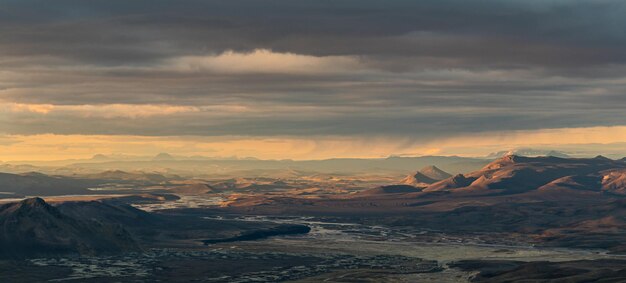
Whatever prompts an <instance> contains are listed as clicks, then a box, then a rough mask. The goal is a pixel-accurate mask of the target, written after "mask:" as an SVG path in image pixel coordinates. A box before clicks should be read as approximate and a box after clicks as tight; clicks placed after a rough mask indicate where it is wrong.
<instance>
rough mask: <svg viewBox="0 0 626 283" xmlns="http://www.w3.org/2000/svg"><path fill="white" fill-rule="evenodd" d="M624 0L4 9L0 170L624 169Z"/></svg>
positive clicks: (246, 1) (194, 1)
mask: <svg viewBox="0 0 626 283" xmlns="http://www.w3.org/2000/svg"><path fill="white" fill-rule="evenodd" d="M624 15H626V2H625V1H622V0H596V1H578V0H567V1H566V0H541V1H539V0H524V1H521V0H497V1H495V0H477V1H465V0H424V1H408V0H406V1H405V0H402V1H400V0H386V1H371V0H358V1H356V0H354V1H352V0H351V1H347V0H316V1H312V0H307V1H302V0H229V1H213V0H203V1H200V0H177V1H164V0H133V1H128V0H90V1H84V0H55V1H54V2H51V1H47V0H0V160H4V161H11V160H52V159H62V158H81V157H88V156H91V155H94V154H96V153H103V154H114V153H115V154H139V155H142V154H156V153H159V152H170V153H172V154H181V155H206V156H233V155H235V156H240V157H243V156H254V157H259V158H272V159H282V158H292V159H320V158H332V157H383V156H389V155H433V154H436V155H463V156H481V155H486V154H488V153H489V152H493V151H499V150H507V149H511V148H516V147H538V148H550V149H567V150H570V151H574V152H578V153H588V154H596V153H597V154H602V153H610V154H613V155H620V154H621V155H623V156H626V115H625V114H624V113H625V111H624V108H626V17H624Z"/></svg>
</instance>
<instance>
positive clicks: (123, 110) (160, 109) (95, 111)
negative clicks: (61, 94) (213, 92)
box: [4, 103, 201, 118]
mask: <svg viewBox="0 0 626 283" xmlns="http://www.w3.org/2000/svg"><path fill="white" fill-rule="evenodd" d="M4 108H6V109H8V110H9V111H10V112H30V113H37V114H50V113H54V112H63V113H68V114H74V115H76V116H81V117H102V118H114V117H123V118H139V117H151V116H164V115H172V114H177V113H188V112H198V111H200V110H201V108H199V107H194V106H173V105H150V104H147V105H146V104H142V105H134V104H104V105H52V104H22V103H8V104H5V107H4Z"/></svg>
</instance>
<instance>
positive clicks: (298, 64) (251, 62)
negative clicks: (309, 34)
mask: <svg viewBox="0 0 626 283" xmlns="http://www.w3.org/2000/svg"><path fill="white" fill-rule="evenodd" d="M359 65H360V64H359V61H358V60H357V59H355V58H353V57H348V56H327V57H315V56H309V55H299V54H293V53H276V52H272V51H271V50H267V49H256V50H254V51H253V52H250V53H237V52H233V51H227V52H224V53H222V54H219V55H213V56H184V57H179V58H175V59H171V60H168V61H167V62H166V64H165V66H164V67H165V68H170V67H171V68H173V69H175V70H178V71H183V72H194V71H211V72H216V73H229V74H241V73H277V74H278V73H282V74H289V73H299V74H302V73H336V72H341V71H348V70H352V71H354V70H356V69H358V68H359Z"/></svg>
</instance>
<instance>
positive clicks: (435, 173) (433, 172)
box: [419, 165, 452, 181]
mask: <svg viewBox="0 0 626 283" xmlns="http://www.w3.org/2000/svg"><path fill="white" fill-rule="evenodd" d="M419 172H420V173H422V174H423V175H425V176H426V177H429V178H431V179H434V180H437V181H440V180H443V179H447V178H450V177H452V175H450V174H449V173H448V172H446V171H443V170H441V169H439V168H438V167H437V166H435V165H430V166H426V167H424V168H422V169H421V170H420V171H419Z"/></svg>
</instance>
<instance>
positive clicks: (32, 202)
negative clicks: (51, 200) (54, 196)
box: [20, 197, 48, 206]
mask: <svg viewBox="0 0 626 283" xmlns="http://www.w3.org/2000/svg"><path fill="white" fill-rule="evenodd" d="M20 205H22V206H47V205H48V203H46V201H44V200H43V199H42V198H40V197H34V198H28V199H25V200H23V201H21V202H20Z"/></svg>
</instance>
